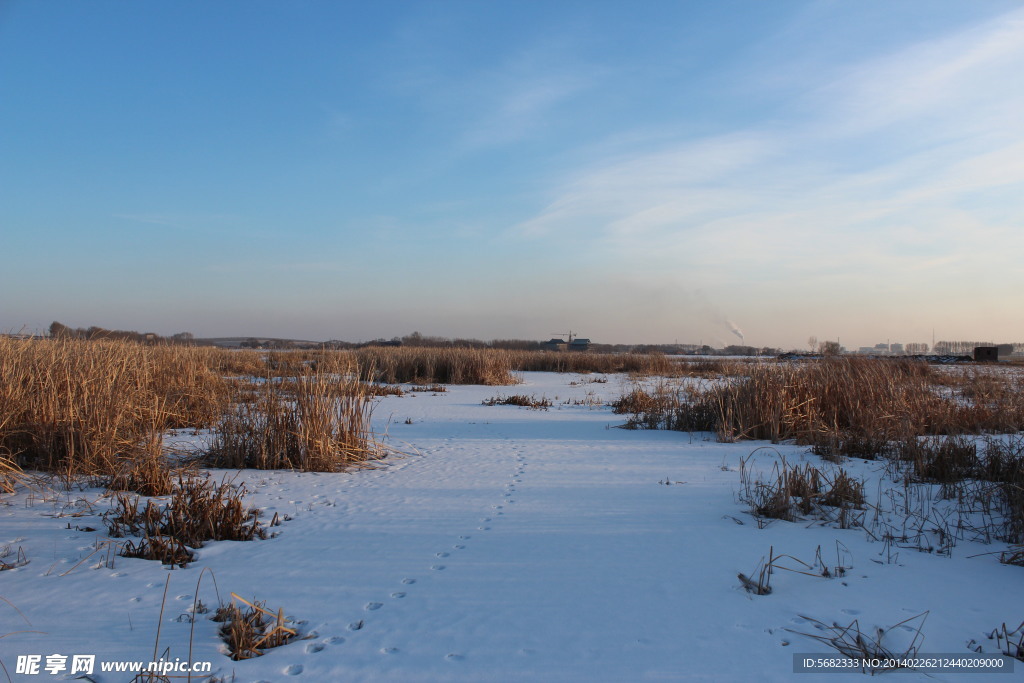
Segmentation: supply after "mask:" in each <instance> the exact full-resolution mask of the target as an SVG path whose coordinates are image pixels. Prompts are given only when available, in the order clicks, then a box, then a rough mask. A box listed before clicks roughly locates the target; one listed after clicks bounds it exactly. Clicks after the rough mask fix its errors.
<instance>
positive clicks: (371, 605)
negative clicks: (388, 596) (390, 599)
mask: <svg viewBox="0 0 1024 683" xmlns="http://www.w3.org/2000/svg"><path fill="white" fill-rule="evenodd" d="M383 606H384V603H383V602H368V603H366V607H364V608H363V609H365V610H366V611H367V612H374V611H376V610H379V609H380V608H381V607H383Z"/></svg>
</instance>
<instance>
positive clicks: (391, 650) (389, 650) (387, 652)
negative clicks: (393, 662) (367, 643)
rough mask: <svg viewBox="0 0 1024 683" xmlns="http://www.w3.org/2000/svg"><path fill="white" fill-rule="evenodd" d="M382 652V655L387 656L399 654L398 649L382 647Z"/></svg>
mask: <svg viewBox="0 0 1024 683" xmlns="http://www.w3.org/2000/svg"><path fill="white" fill-rule="evenodd" d="M380 651H381V653H382V654H385V655H394V654H398V648H397V647H382V648H381V649H380Z"/></svg>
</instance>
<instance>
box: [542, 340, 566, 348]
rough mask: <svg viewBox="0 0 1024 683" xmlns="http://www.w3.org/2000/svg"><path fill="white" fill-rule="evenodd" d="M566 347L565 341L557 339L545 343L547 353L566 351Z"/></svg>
mask: <svg viewBox="0 0 1024 683" xmlns="http://www.w3.org/2000/svg"><path fill="white" fill-rule="evenodd" d="M566 346H567V344H566V343H565V340H564V339H558V338H557V337H552V338H551V339H549V340H547V341H546V342H544V350H545V351H565V348H566Z"/></svg>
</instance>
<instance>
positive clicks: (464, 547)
mask: <svg viewBox="0 0 1024 683" xmlns="http://www.w3.org/2000/svg"><path fill="white" fill-rule="evenodd" d="M452 547H453V548H455V549H456V550H465V549H466V546H464V545H453V546H452Z"/></svg>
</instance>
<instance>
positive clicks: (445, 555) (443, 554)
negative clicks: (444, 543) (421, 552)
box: [434, 553, 449, 557]
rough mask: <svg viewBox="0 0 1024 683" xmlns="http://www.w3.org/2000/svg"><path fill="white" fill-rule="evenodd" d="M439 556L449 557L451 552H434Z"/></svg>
mask: <svg viewBox="0 0 1024 683" xmlns="http://www.w3.org/2000/svg"><path fill="white" fill-rule="evenodd" d="M434 554H435V555H436V556H437V557H448V555H449V553H434Z"/></svg>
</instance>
